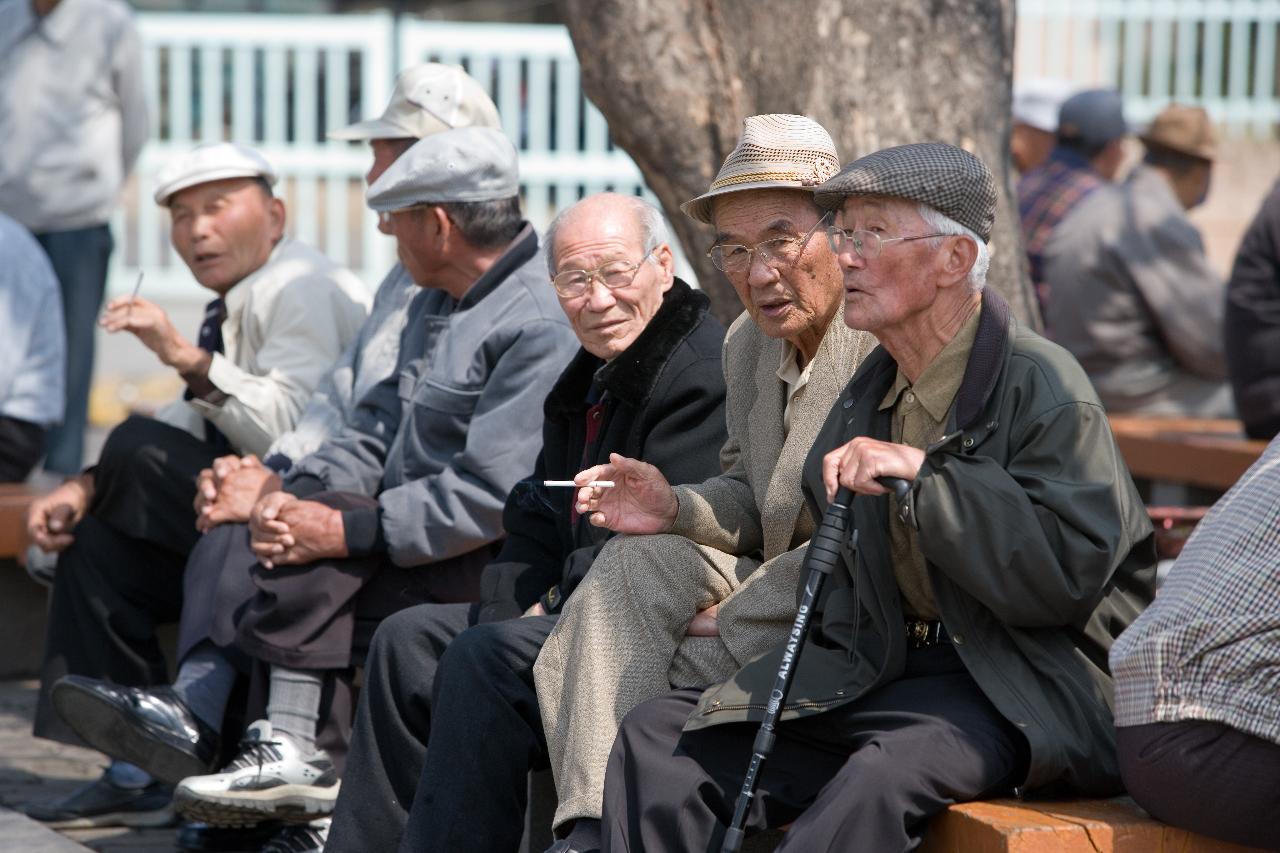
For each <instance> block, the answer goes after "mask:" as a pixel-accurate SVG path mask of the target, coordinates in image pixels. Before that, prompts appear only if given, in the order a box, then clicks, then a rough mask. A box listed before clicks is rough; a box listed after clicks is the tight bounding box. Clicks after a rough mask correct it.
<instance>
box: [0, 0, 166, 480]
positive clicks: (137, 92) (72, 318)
mask: <svg viewBox="0 0 1280 853" xmlns="http://www.w3.org/2000/svg"><path fill="white" fill-rule="evenodd" d="M146 138H147V107H146V100H145V98H144V96H143V80H142V68H141V49H140V47H139V42H138V34H137V31H136V30H135V28H134V24H133V17H132V13H131V12H130V10H129V6H128V5H127V4H125V3H123V2H121V0H0V151H3V152H4V156H2V157H0V212H3V213H7V214H8V215H9V216H12V217H13V218H14V219H16V220H18V221H19V222H21V223H22V224H23V225H25V226H26V227H27V228H28V229H29V230H30V231H31V232H32V233H33V234H35V236H36V239H37V240H38V241H39V242H40V245H41V246H43V247H44V250H45V252H47V253H48V255H49V260H50V261H52V262H53V269H54V272H55V273H56V274H57V276H58V282H59V284H60V285H61V289H62V311H63V318H64V321H65V328H66V345H67V352H66V386H65V387H66V414H65V417H64V418H63V420H62V424H61V426H57V427H55V428H54V429H53V430H52V431H51V432H50V434H49V447H48V449H49V455H48V458H47V459H45V463H44V467H45V468H46V469H48V470H49V471H54V472H56V473H59V474H76V473H79V471H80V467H81V462H82V457H83V454H84V431H85V425H86V422H87V418H88V409H89V385H90V381H91V379H92V377H93V346H94V323H95V321H96V320H97V318H98V309H99V308H100V307H101V305H102V296H103V292H104V290H105V288H106V283H107V261H108V259H109V258H110V257H111V250H112V248H113V246H114V243H113V241H112V238H111V232H110V230H109V229H108V228H107V220H108V219H110V218H111V211H112V209H113V208H114V207H115V205H116V200H117V197H118V196H119V193H120V188H121V186H122V185H123V184H124V182H125V179H126V178H128V176H129V173H130V172H131V171H132V170H133V166H134V163H135V162H136V161H137V159H138V153H139V152H140V151H141V150H142V144H143V143H144V142H145V141H146Z"/></svg>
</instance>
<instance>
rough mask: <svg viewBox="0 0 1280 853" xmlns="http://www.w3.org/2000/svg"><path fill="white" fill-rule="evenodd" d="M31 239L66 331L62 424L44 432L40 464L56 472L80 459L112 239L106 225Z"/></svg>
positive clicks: (72, 470)
mask: <svg viewBox="0 0 1280 853" xmlns="http://www.w3.org/2000/svg"><path fill="white" fill-rule="evenodd" d="M35 238H36V240H37V241H39V243H40V245H41V246H42V247H43V248H44V251H45V254H47V255H48V256H49V261H50V263H51V264H52V265H53V271H54V273H55V274H56V275H57V276H58V284H59V285H60V287H61V290H62V319H63V325H64V326H65V327H66V332H67V384H66V391H67V407H66V413H65V414H64V415H63V419H62V424H61V425H60V426H56V427H54V428H53V429H51V430H50V432H49V456H48V458H47V459H46V460H45V468H47V469H48V470H50V471H56V472H58V473H59V474H76V473H79V471H80V468H81V465H82V463H83V460H84V430H85V426H86V424H87V423H88V420H89V418H88V415H89V386H90V384H91V383H92V381H93V345H94V334H95V332H96V331H97V323H98V312H99V311H100V310H101V309H102V295H103V292H104V291H105V290H106V286H107V262H108V261H109V260H110V258H111V250H112V249H113V248H114V247H115V243H114V242H113V241H112V239H111V231H110V229H108V228H107V226H106V225H95V226H93V227H91V228H77V229H75V230H72V231H49V232H46V233H44V234H37V235H35Z"/></svg>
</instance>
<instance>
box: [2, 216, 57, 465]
mask: <svg viewBox="0 0 1280 853" xmlns="http://www.w3.org/2000/svg"><path fill="white" fill-rule="evenodd" d="M65 369H66V339H65V337H64V336H63V332H62V299H61V297H60V296H59V295H58V279H57V277H56V276H54V273H53V267H52V266H50V265H49V259H48V258H47V257H45V254H44V251H43V250H42V249H41V248H40V244H38V243H37V242H36V241H35V238H33V237H32V236H31V235H30V234H28V233H27V231H26V229H25V228H23V227H22V226H21V225H19V224H18V223H17V222H16V221H14V220H12V219H10V218H9V217H7V216H5V215H4V214H3V213H0V483H20V482H22V481H23V480H25V479H26V478H27V475H28V474H30V473H31V469H32V468H34V467H35V465H36V463H37V462H39V461H40V457H41V456H43V455H44V447H45V431H46V430H47V429H49V427H51V426H52V425H54V424H56V423H57V422H58V421H59V420H61V419H62V403H63V372H64V371H65Z"/></svg>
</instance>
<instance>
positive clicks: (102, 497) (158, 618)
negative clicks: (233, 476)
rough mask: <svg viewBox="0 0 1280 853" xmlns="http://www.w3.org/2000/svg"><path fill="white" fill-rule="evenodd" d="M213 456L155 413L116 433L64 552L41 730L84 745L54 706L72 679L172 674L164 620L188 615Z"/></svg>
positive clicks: (44, 673) (138, 680) (52, 607)
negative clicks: (185, 608)
mask: <svg viewBox="0 0 1280 853" xmlns="http://www.w3.org/2000/svg"><path fill="white" fill-rule="evenodd" d="M213 458H214V451H213V449H212V448H211V447H209V446H208V445H207V444H205V443H204V442H203V441H200V440H199V439H196V438H194V437H193V436H191V435H190V434H189V433H187V432H184V431H183V430H180V429H176V428H174V427H171V426H168V425H166V424H162V423H160V422H159V421H154V420H151V419H149V418H140V417H133V418H129V419H128V420H126V421H125V422H124V423H122V424H120V425H119V426H117V427H116V428H115V429H114V430H113V431H112V432H111V435H110V436H108V438H107V443H106V445H105V446H104V447H103V450H102V457H101V459H100V461H99V463H98V467H97V468H96V469H95V470H94V474H93V478H94V485H95V491H94V497H93V502H92V504H91V505H90V507H89V512H88V513H87V514H86V515H85V517H84V518H83V519H81V521H80V523H79V524H77V525H76V528H75V530H74V534H75V542H74V543H73V544H72V545H71V546H69V547H68V548H67V549H66V550H65V551H63V552H62V554H61V555H60V556H59V557H58V570H57V574H56V575H55V578H54V583H53V591H52V593H51V595H50V599H49V628H48V634H47V636H46V641H45V659H44V665H43V667H42V669H41V673H40V678H41V688H40V700H39V703H38V706H37V709H36V720H35V733H36V734H37V735H38V736H40V737H47V738H52V739H55V740H61V741H65V742H67V743H78V742H79V739H78V738H76V736H75V735H74V734H73V733H72V732H71V730H70V729H69V728H68V727H67V726H66V725H65V724H64V723H63V722H62V720H61V719H59V718H58V715H57V713H56V712H55V711H54V709H53V706H52V704H51V703H50V702H49V689H50V688H51V687H52V686H53V682H55V681H57V680H58V679H59V678H61V677H62V676H63V675H66V674H68V673H73V674H76V675H86V676H90V677H93V678H106V679H110V680H111V681H114V682H116V683H117V684H127V685H133V686H146V685H151V684H163V683H165V682H166V681H167V680H168V674H167V672H166V664H165V658H164V655H163V653H162V652H161V650H160V645H159V643H158V641H157V639H156V626H157V625H159V624H162V623H165V622H172V621H174V620H175V619H177V618H178V613H179V611H180V609H181V606H182V569H183V564H184V562H185V561H186V557H187V554H188V553H189V552H190V551H191V549H192V547H193V546H194V545H195V543H196V541H197V539H198V537H199V533H198V532H197V531H196V528H195V512H194V510H193V509H192V507H191V503H192V498H193V496H194V494H195V478H196V475H197V474H198V473H199V472H200V470H201V469H202V468H206V467H208V466H209V464H210V463H211V462H212V461H213Z"/></svg>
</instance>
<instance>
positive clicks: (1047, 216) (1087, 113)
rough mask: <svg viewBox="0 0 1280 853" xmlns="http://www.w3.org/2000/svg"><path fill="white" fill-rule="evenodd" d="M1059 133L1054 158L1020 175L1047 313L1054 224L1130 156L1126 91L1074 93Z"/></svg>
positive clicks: (1022, 210)
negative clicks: (1049, 253) (1047, 257)
mask: <svg viewBox="0 0 1280 853" xmlns="http://www.w3.org/2000/svg"><path fill="white" fill-rule="evenodd" d="M1057 134H1058V136H1057V139H1058V141H1057V145H1056V146H1055V147H1054V149H1053V152H1052V153H1051V154H1050V155H1049V159H1048V160H1047V161H1046V162H1045V163H1044V164H1042V165H1040V166H1038V167H1036V168H1033V169H1031V170H1030V171H1028V172H1026V173H1025V174H1024V175H1023V176H1022V178H1021V180H1019V181H1018V212H1019V215H1020V217H1021V219H1022V238H1023V240H1024V241H1025V243H1026V248H1027V260H1028V261H1029V262H1030V264H1031V284H1032V285H1033V286H1034V287H1035V290H1036V298H1037V299H1038V300H1039V302H1040V313H1041V314H1042V315H1043V314H1044V313H1045V311H1046V306H1047V305H1048V303H1049V299H1050V295H1049V289H1048V285H1047V283H1046V281H1045V275H1044V252H1045V247H1046V246H1047V245H1048V243H1049V239H1050V238H1051V237H1052V236H1053V231H1054V229H1055V228H1057V227H1058V223H1059V222H1061V221H1062V219H1063V217H1065V216H1066V215H1067V214H1068V213H1070V212H1071V211H1072V210H1074V209H1075V208H1076V207H1077V206H1079V204H1080V202H1082V201H1083V200H1084V199H1085V198H1087V197H1088V196H1089V194H1090V193H1092V192H1093V191H1094V190H1096V189H1098V188H1099V187H1101V186H1103V185H1104V184H1106V183H1108V182H1110V181H1114V180H1115V179H1116V175H1117V174H1118V173H1119V171H1120V164H1121V163H1122V162H1123V161H1124V139H1125V137H1126V136H1128V134H1129V126H1128V125H1127V124H1126V123H1125V120H1124V102H1123V101H1122V100H1121V98H1120V94H1119V93H1118V92H1115V91H1112V90H1110V89H1089V90H1087V91H1084V92H1080V93H1078V94H1076V95H1072V96H1071V97H1070V98H1068V99H1067V100H1066V101H1064V102H1063V103H1062V109H1061V110H1059V112H1058V130H1057ZM1073 298H1074V297H1073ZM1050 331H1052V328H1050Z"/></svg>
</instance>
